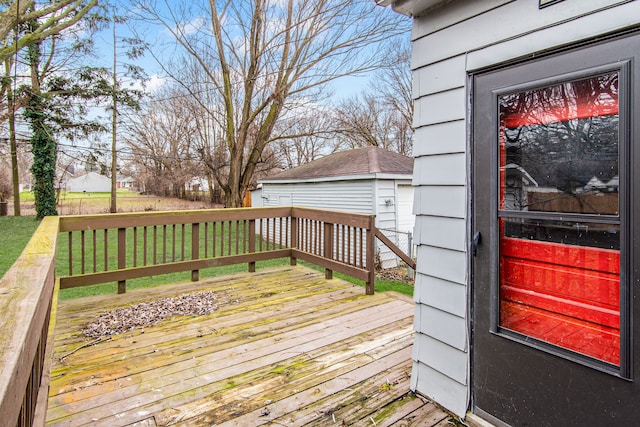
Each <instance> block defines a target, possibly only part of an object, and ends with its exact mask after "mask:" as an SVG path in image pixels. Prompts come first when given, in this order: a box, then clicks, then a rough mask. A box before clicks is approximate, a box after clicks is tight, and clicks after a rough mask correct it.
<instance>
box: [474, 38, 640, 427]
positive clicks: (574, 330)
mask: <svg viewBox="0 0 640 427" xmlns="http://www.w3.org/2000/svg"><path fill="white" fill-rule="evenodd" d="M638 46H640V36H639V35H630V36H626V37H621V38H617V39H611V40H609V41H606V42H601V43H599V44H592V45H589V46H585V47H582V48H578V49H574V50H571V51H564V52H561V53H558V54H557V55H554V56H548V57H545V58H543V59H538V60H535V61H528V62H523V63H521V64H518V65H514V66H511V67H508V68H501V69H499V70H493V71H489V72H485V73H479V74H477V75H475V76H473V85H472V86H473V153H472V155H473V183H472V219H473V226H472V228H473V229H472V234H473V235H474V237H475V238H474V240H475V244H474V245H473V247H474V248H475V255H474V257H473V260H472V266H473V275H472V285H471V286H472V292H471V300H472V301H471V307H472V313H471V332H472V335H471V337H472V338H471V352H472V356H471V357H472V364H471V378H472V384H471V386H472V397H471V402H472V408H473V410H474V411H475V412H476V413H479V414H480V415H483V416H485V417H488V418H490V419H492V420H493V421H494V422H498V421H500V422H504V423H506V424H509V425H535V426H539V425H550V426H551V425H581V426H582V425H613V424H615V425H634V424H635V423H638V422H639V421H638V420H640V388H639V387H638V383H637V380H638V375H637V371H638V369H637V368H636V369H635V370H634V366H635V367H638V366H640V365H638V356H640V351H638V342H639V340H638V339H637V336H636V335H637V334H638V331H640V325H636V327H635V328H633V325H634V323H636V324H637V323H638V322H637V320H636V319H640V316H639V315H638V306H640V304H636V306H634V304H633V299H634V296H635V295H636V289H635V287H636V286H637V285H638V284H637V276H636V275H635V270H637V268H638V267H640V264H639V263H638V261H637V259H638V256H637V254H638V253H640V251H639V248H638V242H639V241H640V236H639V235H638V231H637V227H634V221H633V219H634V218H635V217H636V216H637V213H638V201H639V200H640V196H639V195H638V189H637V188H638V187H637V184H636V181H637V179H638V176H637V175H635V172H634V168H633V167H632V165H640V156H639V153H640V149H639V148H640V147H636V143H635V139H634V138H635V136H634V129H638V117H639V116H640V115H638V114H637V113H635V114H634V105H635V104H637V102H638V101H640V96H639V95H640V94H639V89H638V86H639V85H638V84H637V82H640V80H639V79H638V77H639V72H638V67H637V64H638V60H639V59H640V55H639V54H638V52H639V51H640V49H639V48H638ZM634 254H635V255H634ZM634 330H635V331H636V332H635V334H634V333H633V331H634Z"/></svg>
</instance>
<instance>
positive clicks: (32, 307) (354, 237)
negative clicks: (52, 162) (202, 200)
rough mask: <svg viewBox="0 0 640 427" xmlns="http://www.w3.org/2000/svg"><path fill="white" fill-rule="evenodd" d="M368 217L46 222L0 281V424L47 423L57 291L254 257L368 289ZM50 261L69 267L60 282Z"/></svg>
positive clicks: (290, 210)
mask: <svg viewBox="0 0 640 427" xmlns="http://www.w3.org/2000/svg"><path fill="white" fill-rule="evenodd" d="M374 221H375V217H374V216H373V215H361V214H353V213H345V212H337V211H326V210H319V209H309V208H298V207H276V208H250V209H219V210H199V211H174V212H153V213H126V214H107V215H91V216H68V217H51V218H45V219H44V220H43V221H42V223H41V224H40V226H39V227H38V229H37V230H36V232H35V234H34V236H33V238H32V239H31V240H30V242H29V243H28V245H27V247H26V248H25V250H24V252H23V253H22V255H21V256H20V258H19V259H18V260H17V261H16V263H15V264H14V265H13V266H12V267H11V269H10V270H9V271H8V272H7V274H6V275H5V276H4V277H3V278H2V280H0V337H1V341H0V415H1V416H0V427H4V426H11V427H13V426H31V425H38V426H41V425H44V423H45V418H46V409H47V395H48V389H49V372H50V368H49V364H50V361H51V352H52V341H53V339H52V338H53V328H54V324H55V309H56V302H57V291H58V288H60V289H64V288H72V287H76V286H87V285H93V284H97V283H104V282H117V283H118V292H125V291H126V281H127V280H128V279H133V278H137V277H144V276H152V275H158V274H165V273H173V272H179V271H191V278H192V280H198V278H199V272H200V270H201V269H203V268H209V267H216V266H222V265H229V264H238V263H247V265H248V270H249V271H255V263H256V262H257V261H261V260H268V259H275V258H282V257H289V258H290V260H291V263H292V264H295V263H296V261H297V259H302V260H306V261H309V262H311V263H315V264H318V265H320V266H322V267H324V268H325V270H326V277H327V278H331V276H332V274H333V271H338V272H342V273H345V274H347V275H350V276H353V277H355V278H358V279H361V280H364V281H365V282H366V293H367V294H372V293H373V292H374V277H375V270H374V239H375V237H376V233H377V230H376V228H375V223H374ZM65 235H66V236H65ZM65 237H66V241H64V245H62V244H61V245H60V247H59V252H60V253H59V254H56V252H57V248H58V246H57V239H58V238H65ZM378 238H380V236H378ZM381 239H382V238H381ZM383 242H384V241H383ZM392 249H394V248H392ZM395 250H398V251H399V249H397V248H395V249H394V251H395ZM400 252H401V251H400ZM56 256H57V257H56ZM56 262H64V264H65V265H67V266H68V273H67V274H66V275H64V276H63V277H60V278H59V279H58V281H56V278H55V274H54V271H55V266H56ZM414 266H415V264H414Z"/></svg>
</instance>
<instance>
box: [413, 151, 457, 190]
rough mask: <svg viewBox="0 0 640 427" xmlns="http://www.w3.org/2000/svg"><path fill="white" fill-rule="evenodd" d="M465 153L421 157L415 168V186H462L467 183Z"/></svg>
mask: <svg viewBox="0 0 640 427" xmlns="http://www.w3.org/2000/svg"><path fill="white" fill-rule="evenodd" d="M466 176H467V156H466V154H465V153H454V154H441V155H432V156H420V157H418V158H417V159H416V160H415V163H414V168H413V183H414V185H461V186H464V185H465V183H466Z"/></svg>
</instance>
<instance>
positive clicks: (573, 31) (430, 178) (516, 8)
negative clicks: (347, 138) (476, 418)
mask: <svg viewBox="0 0 640 427" xmlns="http://www.w3.org/2000/svg"><path fill="white" fill-rule="evenodd" d="M414 3H415V2H414ZM638 17H640V2H638V1H636V2H633V1H632V2H627V1H613V0H564V1H562V2H560V3H557V4H554V5H552V6H549V7H546V8H544V9H538V0H517V1H513V0H511V1H508V0H483V1H481V2H479V1H475V2H474V1H460V0H458V1H455V0H454V1H452V2H450V3H447V4H446V5H445V6H442V7H440V8H439V9H435V10H430V11H428V12H427V13H426V15H425V16H423V17H418V18H415V19H414V27H413V33H412V39H413V58H412V69H413V82H414V98H415V113H414V127H415V129H416V133H415V137H414V138H415V139H414V148H413V152H414V156H415V157H416V161H415V166H414V185H416V189H415V201H414V211H415V212H416V226H415V238H416V243H417V244H418V249H417V258H418V267H417V276H416V285H415V295H414V298H415V300H416V302H417V305H416V316H415V330H416V337H415V344H414V352H413V359H414V366H413V371H412V379H411V384H412V388H413V389H414V390H415V391H418V392H419V393H421V394H424V395H426V396H429V397H431V398H433V399H434V400H436V401H437V402H438V403H440V404H441V405H443V406H445V407H446V408H448V409H449V410H451V411H453V412H454V413H456V414H458V415H461V416H463V415H464V414H465V412H466V410H467V407H468V400H469V398H468V396H469V338H468V336H469V322H468V318H469V315H468V313H469V307H468V297H469V283H470V279H469V277H470V273H469V265H470V258H469V251H468V241H469V234H470V233H469V230H470V196H469V195H470V189H469V182H470V173H469V171H470V169H469V164H470V155H471V153H470V152H469V148H468V147H469V144H470V141H469V138H468V135H470V123H469V117H470V111H469V105H470V96H469V93H470V89H469V81H470V80H469V75H470V73H472V72H474V71H478V70H481V69H483V68H485V67H490V66H495V65H498V64H502V63H507V62H511V61H514V60H517V59H526V58H528V57H533V56H534V55H535V56H539V55H540V54H541V53H544V52H545V51H550V50H554V49H557V48H559V47H564V46H570V45H572V44H575V43H576V42H579V41H583V40H587V39H590V38H593V37H594V36H597V35H603V34H608V33H614V32H617V31H620V30H621V29H624V28H629V27H631V26H637V25H638V23H639V18H638Z"/></svg>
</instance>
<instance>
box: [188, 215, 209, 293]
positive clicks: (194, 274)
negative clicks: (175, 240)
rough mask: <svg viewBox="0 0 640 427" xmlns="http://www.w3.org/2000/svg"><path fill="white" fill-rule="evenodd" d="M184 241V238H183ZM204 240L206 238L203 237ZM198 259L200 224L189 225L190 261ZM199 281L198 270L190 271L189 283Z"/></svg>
mask: <svg viewBox="0 0 640 427" xmlns="http://www.w3.org/2000/svg"><path fill="white" fill-rule="evenodd" d="M183 239H184V236H183ZM205 239H206V236H205ZM199 258H200V223H197V222H196V223H193V224H191V259H192V260H196V259H199ZM199 279H200V270H191V281H192V282H197V281H198V280H199Z"/></svg>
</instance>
